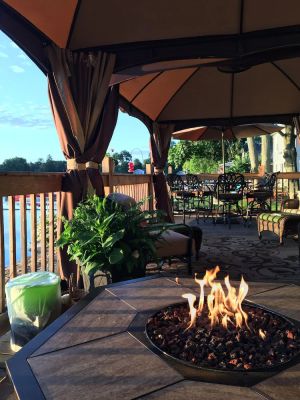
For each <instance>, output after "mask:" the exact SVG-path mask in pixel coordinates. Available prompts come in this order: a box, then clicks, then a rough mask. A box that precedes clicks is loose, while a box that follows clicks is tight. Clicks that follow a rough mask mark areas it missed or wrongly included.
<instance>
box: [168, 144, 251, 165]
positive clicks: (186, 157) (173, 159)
mask: <svg viewBox="0 0 300 400" xmlns="http://www.w3.org/2000/svg"><path fill="white" fill-rule="evenodd" d="M244 147H245V141H244V140H230V141H229V140H228V141H226V143H225V160H232V159H234V158H235V156H236V155H237V154H238V155H240V154H241V153H242V152H243V151H244ZM188 161H190V163H189V164H186V163H187V162H188ZM168 162H169V164H171V165H172V167H173V168H174V169H175V170H176V169H177V170H178V169H182V168H183V167H184V168H188V169H189V171H191V172H192V170H196V169H197V170H198V171H197V172H212V171H216V170H217V168H216V165H217V164H220V163H221V162H222V143H221V140H209V141H208V140H200V141H198V142H191V141H180V142H178V143H177V144H175V145H173V146H172V147H171V148H170V151H169V157H168ZM199 168H201V170H200V171H199Z"/></svg>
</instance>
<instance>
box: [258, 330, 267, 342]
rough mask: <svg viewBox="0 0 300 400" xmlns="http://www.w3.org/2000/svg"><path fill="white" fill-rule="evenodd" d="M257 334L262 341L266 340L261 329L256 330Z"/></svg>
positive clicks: (264, 333) (264, 332)
mask: <svg viewBox="0 0 300 400" xmlns="http://www.w3.org/2000/svg"><path fill="white" fill-rule="evenodd" d="M258 334H259V336H260V337H261V338H262V339H263V340H265V338H266V331H263V330H262V329H259V330H258Z"/></svg>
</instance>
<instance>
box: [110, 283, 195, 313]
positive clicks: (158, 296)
mask: <svg viewBox="0 0 300 400" xmlns="http://www.w3.org/2000/svg"><path fill="white" fill-rule="evenodd" d="M108 290H109V291H111V292H112V293H113V294H115V295H116V296H118V297H119V298H120V299H122V300H124V301H126V302H127V303H128V304H130V305H131V306H132V307H134V308H136V309H137V310H138V311H145V310H151V309H155V308H160V307H166V306H168V305H169V304H172V303H180V302H181V301H184V300H183V298H182V297H181V296H182V294H183V293H186V292H188V289H187V288H184V287H182V286H180V285H177V284H176V283H175V282H173V281H171V280H169V279H167V278H155V279H149V280H145V281H140V282H133V283H129V284H127V285H123V286H116V287H111V288H108Z"/></svg>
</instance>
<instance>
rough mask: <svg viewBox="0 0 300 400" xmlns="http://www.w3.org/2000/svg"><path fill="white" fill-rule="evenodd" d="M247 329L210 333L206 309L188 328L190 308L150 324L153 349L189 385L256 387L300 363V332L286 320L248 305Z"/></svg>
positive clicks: (175, 309) (169, 310)
mask: <svg viewBox="0 0 300 400" xmlns="http://www.w3.org/2000/svg"><path fill="white" fill-rule="evenodd" d="M243 310H244V311H245V312H246V313H247V314H248V320H247V325H248V327H247V326H246V325H243V326H241V327H238V328H237V327H236V326H233V325H232V326H231V325H230V324H229V325H228V326H227V329H226V328H224V327H223V326H222V325H216V326H213V327H211V320H210V319H209V311H208V308H207V306H204V308H203V311H202V314H201V316H200V317H198V318H197V320H196V323H195V324H194V326H189V321H190V312H189V306H188V304H187V303H186V302H181V303H176V304H173V305H170V306H168V307H166V308H164V309H162V310H159V311H157V312H156V313H155V314H153V315H152V316H150V317H149V318H148V321H147V323H146V330H145V333H146V336H147V339H148V340H149V341H150V343H151V345H152V346H153V347H154V349H155V350H156V351H157V352H158V354H159V355H160V356H162V357H163V358H164V359H165V360H166V361H168V362H169V363H170V364H171V365H172V366H173V367H175V368H176V369H177V370H179V372H180V373H181V374H182V375H183V376H184V377H185V378H187V379H195V380H201V381H206V382H214V383H225V384H230V385H242V386H251V385H253V384H256V383H258V382H260V381H261V380H263V379H266V378H268V377H270V376H272V375H275V374H276V373H278V372H279V371H281V370H282V369H285V368H287V367H289V366H291V365H293V364H294V363H295V362H297V361H298V360H299V358H300V357H299V356H300V329H299V324H298V325H297V324H295V323H293V322H292V321H290V320H289V319H287V318H286V317H284V316H283V315H280V314H278V313H276V312H274V311H271V310H269V309H267V308H265V307H262V306H259V305H256V304H254V303H252V302H249V301H244V302H243Z"/></svg>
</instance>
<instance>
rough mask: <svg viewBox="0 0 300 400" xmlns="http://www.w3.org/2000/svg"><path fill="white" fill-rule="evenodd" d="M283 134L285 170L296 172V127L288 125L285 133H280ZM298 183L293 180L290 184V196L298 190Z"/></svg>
mask: <svg viewBox="0 0 300 400" xmlns="http://www.w3.org/2000/svg"><path fill="white" fill-rule="evenodd" d="M280 134H281V136H283V140H284V151H283V158H284V171H285V172H296V171H297V157H296V155H297V151H296V146H295V140H296V134H295V131H294V127H293V126H291V125H287V126H286V127H285V133H280ZM297 186H298V183H297V184H295V181H293V180H291V181H290V185H289V189H290V192H289V196H290V197H291V198H293V196H294V193H295V191H296V190H298V187H297Z"/></svg>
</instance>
